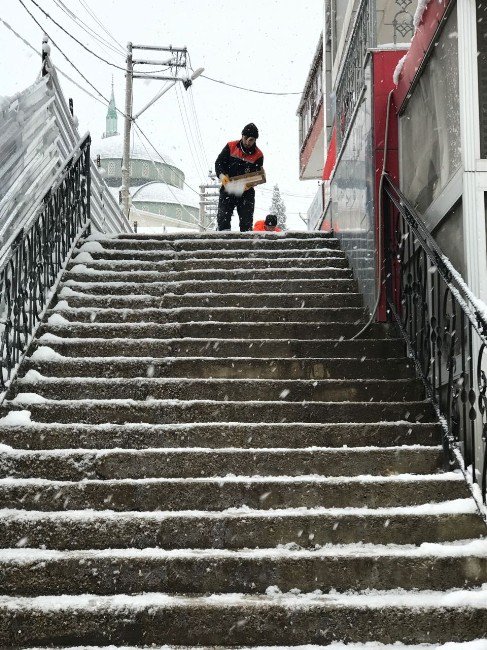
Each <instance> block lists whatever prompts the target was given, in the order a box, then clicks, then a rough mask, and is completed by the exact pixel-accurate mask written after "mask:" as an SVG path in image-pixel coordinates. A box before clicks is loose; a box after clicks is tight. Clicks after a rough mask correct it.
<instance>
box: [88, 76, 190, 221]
mask: <svg viewBox="0 0 487 650" xmlns="http://www.w3.org/2000/svg"><path fill="white" fill-rule="evenodd" d="M91 151H92V155H93V156H94V158H95V159H97V158H98V156H99V162H100V165H101V167H102V168H103V170H104V178H105V181H106V183H107V185H108V187H109V188H110V191H111V193H112V194H113V195H114V196H115V198H116V200H117V201H120V189H121V185H122V152H123V136H122V135H121V134H119V132H118V123H117V110H116V105H115V98H114V93H113V85H112V94H111V98H110V105H109V107H108V111H107V115H106V130H105V133H104V134H103V137H102V138H101V139H100V140H98V141H94V142H93V144H92V147H91ZM184 181H185V176H184V172H183V171H182V170H181V169H180V168H179V167H178V166H177V165H176V163H175V162H174V161H173V160H171V158H170V157H169V156H166V155H165V154H164V155H160V154H159V153H157V152H156V151H154V150H153V149H151V147H150V145H149V144H147V145H146V144H145V143H144V142H142V141H141V140H137V139H134V140H133V141H132V143H131V146H130V195H131V214H130V221H131V222H137V225H138V226H141V227H164V226H169V227H181V228H197V227H198V221H199V205H198V197H197V196H195V198H193V196H192V195H190V194H189V193H188V192H187V191H186V190H185V187H184Z"/></svg>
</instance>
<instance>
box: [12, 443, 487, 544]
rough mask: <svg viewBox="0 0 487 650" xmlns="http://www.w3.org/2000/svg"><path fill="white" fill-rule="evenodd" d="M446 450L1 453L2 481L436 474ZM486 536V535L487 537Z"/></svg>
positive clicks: (322, 449)
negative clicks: (4, 479) (228, 475)
mask: <svg viewBox="0 0 487 650" xmlns="http://www.w3.org/2000/svg"><path fill="white" fill-rule="evenodd" d="M442 466H443V450H442V447H439V446H438V447H426V446H421V445H418V446H417V447H389V448H374V447H371V448H368V449H364V448H358V449H330V448H326V447H313V448H312V449H238V448H234V447H230V448H227V449H210V448H206V449H201V448H188V449H160V450H158V449H147V450H139V449H130V448H129V449H123V450H102V451H91V450H83V449H73V450H69V449H66V450H64V449H59V450H54V451H24V450H18V449H11V450H10V451H7V450H3V451H1V452H0V478H7V477H12V478H45V479H49V480H53V481H81V480H84V479H107V480H109V479H126V478H128V479H139V478H184V477H190V478H196V477H208V478H210V477H215V476H221V475H227V474H235V475H242V474H249V475H252V476H254V475H259V476H279V475H280V474H283V475H286V476H301V475H305V474H320V475H322V476H358V475H363V474H370V475H373V476H379V475H382V474H384V475H392V474H407V473H412V474H434V473H435V472H438V471H440V469H441V468H442ZM486 532H487V531H486Z"/></svg>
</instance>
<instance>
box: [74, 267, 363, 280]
mask: <svg viewBox="0 0 487 650" xmlns="http://www.w3.org/2000/svg"><path fill="white" fill-rule="evenodd" d="M352 277H353V274H352V271H351V270H350V269H345V268H337V269H335V268H330V267H328V268H310V267H309V268H292V267H290V268H275V269H239V268H237V269H218V268H216V269H215V268H213V269H193V270H189V271H165V272H164V271H163V272H161V271H159V270H152V271H125V270H121V271H120V270H114V271H112V270H110V271H107V270H98V269H93V268H89V267H87V266H86V265H85V264H76V265H75V266H73V267H72V268H71V270H70V271H66V272H65V273H64V275H63V281H64V282H66V281H69V280H72V281H74V282H186V281H188V282H201V281H206V280H216V281H219V280H221V281H224V282H231V281H234V280H235V281H239V282H243V281H253V280H260V281H266V282H267V281H274V282H288V281H290V282H292V281H296V280H301V279H303V280H307V279H309V278H313V279H314V280H330V279H332V278H337V279H350V278H352Z"/></svg>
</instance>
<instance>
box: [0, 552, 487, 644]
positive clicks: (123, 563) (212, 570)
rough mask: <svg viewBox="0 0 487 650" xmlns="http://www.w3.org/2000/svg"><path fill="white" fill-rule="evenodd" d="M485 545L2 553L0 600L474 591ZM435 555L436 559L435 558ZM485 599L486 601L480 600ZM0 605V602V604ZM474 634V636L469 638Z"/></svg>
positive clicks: (485, 573)
mask: <svg viewBox="0 0 487 650" xmlns="http://www.w3.org/2000/svg"><path fill="white" fill-rule="evenodd" d="M486 547H487V541H485V540H484V541H479V540H475V541H473V542H470V543H468V542H467V543H465V544H463V545H460V544H459V545H457V546H454V545H453V546H451V547H449V548H448V549H445V547H444V546H441V545H438V544H429V545H428V547H427V548H425V549H416V548H412V549H411V548H404V547H401V546H376V545H372V544H368V545H366V546H365V547H363V546H362V547H359V546H358V545H355V544H352V545H345V546H334V547H332V548H330V547H326V548H323V549H319V548H318V549H314V550H288V549H285V548H281V549H275V548H271V549H252V550H223V549H220V550H216V549H213V550H211V549H209V550H204V551H203V550H199V549H197V550H189V549H187V550H179V549H178V550H170V551H168V550H163V549H157V548H146V549H143V550H138V549H118V550H117V549H108V550H84V551H54V550H41V549H32V548H22V549H11V550H5V549H4V550H3V551H2V555H1V557H0V580H1V584H2V594H3V595H7V596H30V597H35V596H49V595H58V596H59V595H63V596H65V595H67V594H69V595H78V594H86V593H89V594H97V595H110V594H130V593H141V592H156V591H160V592H165V593H166V594H186V595H189V594H192V595H199V594H212V593H213V594H225V593H226V594H234V593H245V594H263V593H265V592H266V589H268V587H269V586H270V585H272V587H273V589H274V590H275V591H277V592H283V593H286V592H289V591H290V590H291V589H295V590H299V591H306V590H309V589H310V587H311V586H312V587H314V588H315V589H319V590H320V591H322V592H329V591H330V590H333V591H334V592H351V591H355V592H357V591H363V590H373V589H377V590H386V589H408V590H412V589H423V590H444V591H446V590H451V589H472V588H479V587H481V586H482V584H483V583H484V582H486V581H487V555H486ZM438 553H441V555H440V556H438ZM486 600H487V599H486ZM0 603H1V601H0ZM477 632H478V631H477Z"/></svg>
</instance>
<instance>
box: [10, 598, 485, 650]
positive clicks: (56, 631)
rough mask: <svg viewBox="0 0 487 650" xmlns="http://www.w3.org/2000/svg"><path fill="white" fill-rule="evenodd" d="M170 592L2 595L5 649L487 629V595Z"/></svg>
mask: <svg viewBox="0 0 487 650" xmlns="http://www.w3.org/2000/svg"><path fill="white" fill-rule="evenodd" d="M276 592H277V593H275V594H273V593H272V592H271V595H265V596H264V595H262V596H259V595H250V594H247V595H246V594H232V595H229V594H222V595H220V596H217V595H211V596H208V597H205V596H199V597H198V596H194V597H188V596H170V595H168V594H165V593H157V592H156V593H146V594H139V595H126V596H122V595H116V596H98V597H94V596H93V595H92V594H84V595H79V596H69V595H66V596H65V597H64V598H63V599H62V601H61V602H59V599H57V600H56V601H54V600H53V599H52V598H50V597H38V598H27V597H24V598H22V597H8V596H4V597H2V598H1V599H0V621H1V624H0V644H1V645H3V646H4V647H12V646H14V647H15V646H16V647H19V646H21V647H25V646H26V645H29V644H30V645H39V644H40V645H42V644H44V645H45V643H46V641H47V642H48V643H49V644H50V645H51V646H56V645H66V644H68V645H71V646H73V645H79V644H80V643H84V644H88V645H95V646H98V645H100V644H108V643H110V644H114V643H120V644H121V645H126V644H127V643H132V644H144V645H148V646H150V645H151V644H157V643H160V644H181V645H191V644H192V645H199V646H202V645H205V644H206V645H208V646H218V645H220V646H221V645H225V644H226V645H229V646H238V645H244V646H245V645H257V644H264V645H265V644H266V643H269V639H272V642H273V643H274V645H277V646H281V647H283V646H284V647H285V646H286V645H299V644H309V643H311V644H314V643H321V644H323V645H326V644H328V643H331V642H333V641H336V640H337V639H340V640H342V641H344V642H346V643H349V642H352V641H356V642H360V641H361V642H365V641H369V642H370V641H371V640H372V641H375V642H377V643H382V642H384V643H394V642H396V641H397V640H401V641H402V642H404V643H423V642H427V643H429V644H431V643H446V642H447V641H452V640H455V641H468V640H473V639H477V638H478V636H479V631H481V630H485V629H487V596H486V595H485V591H482V590H474V591H466V590H461V591H457V592H438V591H426V592H422V591H419V592H415V593H411V592H399V593H398V592H388V591H380V592H376V593H374V592H372V593H371V594H369V595H362V594H339V593H337V594H334V593H332V594H323V595H319V594H313V593H310V594H301V595H295V594H292V595H291V594H287V595H283V594H281V593H280V592H278V591H277V590H276Z"/></svg>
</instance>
